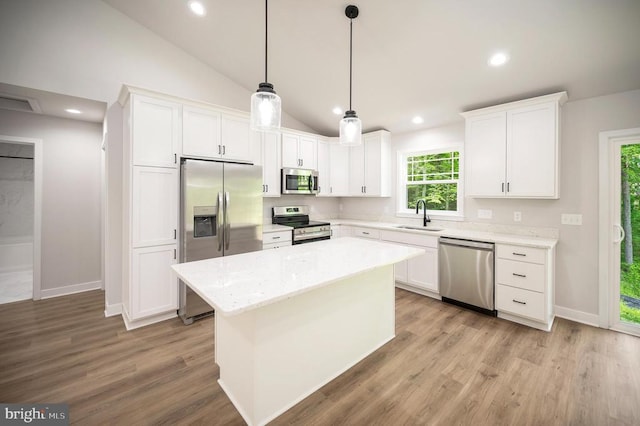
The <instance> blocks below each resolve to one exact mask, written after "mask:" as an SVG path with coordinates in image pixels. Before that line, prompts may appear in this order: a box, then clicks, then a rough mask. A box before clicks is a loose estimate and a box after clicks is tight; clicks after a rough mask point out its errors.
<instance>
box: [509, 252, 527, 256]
mask: <svg viewBox="0 0 640 426" xmlns="http://www.w3.org/2000/svg"><path fill="white" fill-rule="evenodd" d="M511 254H512V255H514V256H524V257H527V255H526V254H525V253H516V252H515V251H514V252H513V253H511Z"/></svg>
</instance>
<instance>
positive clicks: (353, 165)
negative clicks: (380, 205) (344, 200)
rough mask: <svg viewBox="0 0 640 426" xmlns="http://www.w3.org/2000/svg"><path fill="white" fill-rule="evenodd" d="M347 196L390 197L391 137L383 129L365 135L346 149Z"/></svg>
mask: <svg viewBox="0 0 640 426" xmlns="http://www.w3.org/2000/svg"><path fill="white" fill-rule="evenodd" d="M349 195H351V196H361V197H390V196H391V137H390V133H389V132H387V131H386V130H380V131H377V132H372V133H367V134H365V135H363V136H362V144H361V145H358V146H353V147H351V148H350V150H349Z"/></svg>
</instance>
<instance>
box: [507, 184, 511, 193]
mask: <svg viewBox="0 0 640 426" xmlns="http://www.w3.org/2000/svg"><path fill="white" fill-rule="evenodd" d="M510 183H511V182H507V192H509V184H510Z"/></svg>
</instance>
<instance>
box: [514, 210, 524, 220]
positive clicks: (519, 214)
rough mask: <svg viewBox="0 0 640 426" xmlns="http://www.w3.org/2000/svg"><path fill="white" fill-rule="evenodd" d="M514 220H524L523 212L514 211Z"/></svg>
mask: <svg viewBox="0 0 640 426" xmlns="http://www.w3.org/2000/svg"><path fill="white" fill-rule="evenodd" d="M513 221H514V222H521V221H522V212H513Z"/></svg>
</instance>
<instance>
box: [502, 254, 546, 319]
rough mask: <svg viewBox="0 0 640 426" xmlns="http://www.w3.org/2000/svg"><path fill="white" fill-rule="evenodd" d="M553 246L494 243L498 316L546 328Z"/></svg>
mask: <svg viewBox="0 0 640 426" xmlns="http://www.w3.org/2000/svg"><path fill="white" fill-rule="evenodd" d="M554 262H555V249H543V248H535V247H526V246H517V245H510V244H496V270H495V276H496V289H495V290H496V295H495V299H496V310H497V311H498V316H499V317H501V318H505V319H508V320H511V321H515V322H518V323H521V324H525V325H528V326H531V327H535V328H539V329H541V330H546V331H549V330H551V326H552V324H553V319H554V313H553V303H554V297H553V294H554Z"/></svg>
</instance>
